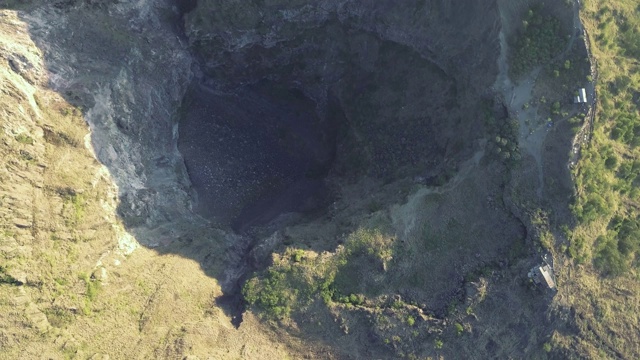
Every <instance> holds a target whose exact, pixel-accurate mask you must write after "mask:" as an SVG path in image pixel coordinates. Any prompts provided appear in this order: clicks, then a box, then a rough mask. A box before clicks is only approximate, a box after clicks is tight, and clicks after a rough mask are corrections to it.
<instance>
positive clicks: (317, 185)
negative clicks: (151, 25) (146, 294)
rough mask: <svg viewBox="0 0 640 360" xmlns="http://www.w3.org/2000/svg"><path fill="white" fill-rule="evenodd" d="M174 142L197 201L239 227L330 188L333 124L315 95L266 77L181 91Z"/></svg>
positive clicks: (314, 202) (312, 200)
mask: <svg viewBox="0 0 640 360" xmlns="http://www.w3.org/2000/svg"><path fill="white" fill-rule="evenodd" d="M183 106H184V115H183V120H182V123H181V125H180V141H179V142H178V147H179V149H180V151H181V153H182V154H183V156H184V158H185V164H186V166H187V171H188V173H189V177H190V179H191V182H192V184H193V187H194V189H195V190H196V192H197V196H198V201H197V209H196V211H198V212H199V213H200V214H201V215H202V216H204V217H206V218H208V219H210V220H212V221H214V222H215V223H217V224H220V225H221V226H231V227H232V228H233V229H234V230H236V231H238V232H241V231H242V230H244V229H245V228H246V227H248V226H258V225H264V224H266V223H267V222H269V221H271V220H273V219H274V218H276V217H277V216H278V215H279V214H281V213H287V212H301V213H307V212H310V211H313V210H314V209H317V208H318V206H320V205H321V204H322V203H323V201H324V200H323V199H325V198H326V197H327V196H328V191H327V187H326V186H325V184H324V178H325V177H326V176H327V174H328V172H329V170H330V169H331V167H332V165H333V161H334V158H335V150H336V124H335V122H334V121H331V120H332V119H321V118H320V117H319V116H318V114H317V111H316V106H317V105H316V104H315V102H314V101H313V100H311V99H309V98H308V97H306V96H305V94H304V93H303V92H302V91H300V90H299V89H296V88H287V87H286V86H282V85H280V84H277V83H273V82H271V81H269V80H260V81H258V82H257V83H255V84H252V85H246V86H241V87H239V88H237V89H234V91H232V92H230V91H227V92H223V91H217V90H215V89H212V88H210V87H207V86H206V85H204V84H195V85H193V86H192V88H191V89H190V91H189V92H188V94H187V97H186V101H185V104H184V105H183Z"/></svg>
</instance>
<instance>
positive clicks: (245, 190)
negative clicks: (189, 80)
mask: <svg viewBox="0 0 640 360" xmlns="http://www.w3.org/2000/svg"><path fill="white" fill-rule="evenodd" d="M201 46H202V45H201ZM210 46H213V47H214V48H215V47H216V46H215V45H208V46H207V47H205V48H198V47H196V49H199V50H200V52H199V53H198V54H199V57H200V58H204V57H205V55H207V56H210V57H207V58H206V61H205V60H203V61H202V62H201V64H200V66H201V70H202V72H203V73H202V75H201V76H200V77H199V78H197V79H196V80H195V81H194V83H193V84H192V86H191V87H190V90H189V91H188V93H187V95H186V97H185V100H184V102H183V106H182V111H181V121H180V140H179V142H178V147H179V150H180V152H181V153H182V155H183V157H184V159H185V164H186V167H187V171H188V173H189V177H190V179H191V183H192V186H193V189H194V190H195V193H196V194H197V202H196V211H197V212H198V213H199V214H200V215H202V216H203V217H205V218H207V219H209V220H211V221H212V222H213V223H215V224H217V225H219V226H222V227H230V228H232V229H234V230H235V231H236V232H244V231H245V230H247V229H248V228H250V227H254V226H264V225H266V224H268V223H270V222H271V221H273V220H274V219H276V218H278V216H280V215H282V214H292V213H296V214H303V215H308V214H313V213H322V209H324V208H325V207H326V206H327V205H328V204H330V203H332V201H333V197H334V195H335V193H336V190H338V191H339V189H340V188H341V187H342V186H344V185H345V184H348V183H350V182H353V181H357V180H358V179H361V178H362V177H369V178H374V179H380V180H382V181H384V182H386V183H390V182H393V181H396V180H398V179H403V178H407V177H411V176H418V177H420V178H425V179H430V180H433V179H436V178H439V176H441V175H442V173H444V172H446V170H447V166H448V165H450V164H444V162H445V161H444V160H445V157H447V156H448V157H449V158H450V159H454V158H455V157H456V156H457V155H459V153H460V152H461V151H462V150H464V147H463V146H462V144H464V142H465V140H466V138H467V137H469V136H471V137H473V134H472V133H471V132H469V131H467V130H462V131H460V130H459V129H457V127H458V125H459V123H460V120H461V114H462V113H463V111H462V108H464V106H462V107H461V106H460V104H459V103H458V100H459V98H458V83H457V81H456V79H455V78H454V77H452V76H449V75H448V74H447V72H446V71H445V70H444V69H443V68H441V67H440V66H438V65H436V63H435V62H433V61H431V60H430V59H428V58H427V57H426V56H424V55H423V54H421V53H420V52H418V51H416V50H415V49H413V48H411V47H409V46H406V45H403V44H399V43H396V42H393V41H389V40H385V39H382V38H380V37H379V36H377V35H376V34H374V33H371V32H368V31H363V30H358V29H353V28H351V27H349V26H347V25H344V24H341V23H339V22H337V21H335V20H334V21H329V22H328V23H327V24H325V25H323V26H321V27H319V28H315V29H312V30H306V31H302V32H301V33H300V35H299V36H297V37H295V38H293V39H290V40H288V41H285V42H283V43H282V44H278V45H276V46H272V47H265V46H261V45H259V44H256V45H253V46H251V47H247V48H246V49H241V50H237V51H224V50H223V49H222V48H220V49H218V50H219V51H216V52H214V51H213V50H212V49H211V47H210ZM211 57H212V58H211ZM210 64H215V65H214V66H211V65H210ZM443 117H446V118H447V121H442V118H443ZM472 128H473V127H471V129H472ZM454 134H455V135H456V136H453V135H454Z"/></svg>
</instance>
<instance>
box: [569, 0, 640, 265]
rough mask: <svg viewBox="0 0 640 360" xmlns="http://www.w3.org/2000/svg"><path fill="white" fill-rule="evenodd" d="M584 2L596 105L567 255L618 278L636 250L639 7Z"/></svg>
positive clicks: (577, 174)
mask: <svg viewBox="0 0 640 360" xmlns="http://www.w3.org/2000/svg"><path fill="white" fill-rule="evenodd" d="M591 4H593V5H595V6H589V7H587V8H586V10H585V11H586V13H585V15H586V16H585V18H589V20H588V21H589V22H588V23H587V24H586V25H587V27H588V28H589V30H590V31H591V36H592V49H593V52H594V55H595V57H596V58H597V59H598V70H599V78H598V83H597V90H598V93H599V105H600V106H599V108H598V113H597V117H596V121H595V124H594V129H593V137H592V141H591V143H590V144H589V145H588V146H587V147H586V148H585V149H584V150H583V153H582V155H583V156H582V159H581V160H580V163H579V166H578V168H577V170H576V172H575V177H576V185H577V189H578V196H577V198H576V200H575V202H574V204H573V207H572V210H573V212H574V214H575V216H576V218H577V219H578V221H579V226H578V229H577V232H578V233H580V234H581V235H579V236H572V243H571V244H570V247H569V252H570V254H571V255H572V256H574V257H576V258H580V259H581V260H583V261H584V260H589V259H590V260H592V261H593V264H594V265H595V267H596V268H597V269H598V270H599V271H600V272H601V274H603V275H611V276H617V275H621V274H624V273H627V272H628V271H629V270H630V269H631V268H633V267H637V266H638V262H637V261H636V257H637V255H639V254H638V240H637V234H638V233H637V229H638V227H639V226H640V220H639V219H638V217H639V216H640V214H639V213H638V210H637V204H638V201H639V200H640V190H639V188H638V184H639V183H640V147H639V146H640V121H639V120H640V118H639V117H638V108H639V107H640V77H639V76H638V75H637V71H634V70H633V69H636V67H637V65H636V62H637V58H638V57H639V56H640V50H639V49H640V48H639V47H638V45H639V44H640V8H639V7H638V6H637V4H634V3H633V2H631V1H625V0H618V1H612V2H608V1H607V2H605V1H594V2H592V3H591ZM591 21H593V22H591ZM587 228H589V229H588V230H587ZM595 228H597V229H598V230H597V231H593V229H595Z"/></svg>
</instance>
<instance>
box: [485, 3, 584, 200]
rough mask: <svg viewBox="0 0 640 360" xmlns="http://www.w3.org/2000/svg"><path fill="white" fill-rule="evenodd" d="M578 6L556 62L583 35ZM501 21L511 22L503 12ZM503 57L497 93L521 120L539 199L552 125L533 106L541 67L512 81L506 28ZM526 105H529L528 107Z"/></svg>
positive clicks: (521, 136)
mask: <svg viewBox="0 0 640 360" xmlns="http://www.w3.org/2000/svg"><path fill="white" fill-rule="evenodd" d="M578 6H579V5H578V3H577V2H576V3H574V6H573V10H574V19H573V28H574V31H573V33H572V35H571V38H570V39H569V41H568V43H567V46H566V47H565V49H564V50H563V51H562V52H561V53H560V54H558V56H557V57H556V59H557V58H561V57H563V56H565V55H566V53H567V52H568V51H570V49H571V47H572V46H573V44H574V43H575V41H576V39H577V38H578V37H579V36H580V35H581V34H582V24H581V22H580V17H579V8H578ZM501 16H502V21H503V22H505V21H508V19H506V18H505V17H504V14H503V13H502V12H501ZM499 37H500V56H499V57H498V69H499V73H498V77H497V78H496V82H495V84H494V88H495V90H496V91H498V92H499V93H501V94H502V96H503V98H504V99H505V102H506V104H505V105H506V106H507V108H508V110H509V114H510V115H511V116H512V117H515V118H517V119H518V122H519V125H520V126H519V128H520V133H519V145H520V149H521V151H522V152H523V155H524V154H525V153H526V154H529V155H531V156H532V157H533V158H534V159H535V161H536V164H537V172H538V189H537V190H536V193H537V195H538V197H542V192H543V188H544V182H543V174H544V173H543V167H542V150H543V149H542V146H543V144H544V141H545V139H546V137H547V133H548V130H549V125H548V124H547V123H546V122H545V121H544V119H541V117H540V115H539V114H538V106H537V105H531V100H532V96H533V90H534V88H535V85H536V81H537V80H538V76H539V75H540V71H541V69H542V66H537V67H535V68H534V69H532V70H531V71H530V72H529V73H528V74H526V75H525V76H524V77H523V78H522V79H521V80H520V81H519V82H518V83H514V82H512V81H511V78H510V77H509V64H508V57H507V54H508V48H509V45H508V43H507V39H506V37H507V35H506V34H505V33H504V28H503V29H502V30H501V31H500V35H499ZM588 92H589V97H590V98H593V96H592V94H593V90H592V89H589V91H588ZM525 104H526V105H525Z"/></svg>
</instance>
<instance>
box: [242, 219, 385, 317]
mask: <svg viewBox="0 0 640 360" xmlns="http://www.w3.org/2000/svg"><path fill="white" fill-rule="evenodd" d="M391 254H392V253H391V243H390V240H389V238H387V237H385V236H383V235H382V234H381V233H380V232H379V231H377V230H365V229H358V230H356V231H355V232H353V233H352V234H350V235H349V236H348V237H347V239H346V241H345V244H344V246H342V247H339V248H338V249H337V250H336V252H335V254H334V255H332V256H331V257H330V258H327V259H325V258H322V257H320V256H317V255H315V254H314V256H307V254H305V252H304V251H303V250H300V249H294V248H288V249H286V250H285V252H284V254H282V255H279V256H276V257H275V259H274V262H273V265H272V266H270V267H269V268H268V269H267V270H265V271H263V272H260V273H258V274H256V275H255V276H254V277H253V278H251V279H249V280H248V281H247V282H246V283H245V285H244V287H243V289H242V294H243V296H244V299H245V301H246V302H247V303H248V304H249V305H251V306H253V307H255V309H257V310H258V312H259V313H260V315H261V316H262V317H264V318H266V319H268V320H283V319H287V318H289V317H290V316H291V315H292V313H294V312H295V311H297V310H299V309H301V308H303V307H305V306H306V305H308V304H310V303H312V302H314V301H323V302H324V303H325V304H327V305H331V304H332V303H340V304H345V305H350V306H359V305H362V304H364V303H365V301H366V296H365V295H364V294H362V293H361V292H360V291H358V290H359V289H361V283H364V284H366V283H367V282H366V281H364V280H363V279H364V278H362V279H360V278H359V277H358V276H357V273H354V271H357V270H358V269H360V270H361V268H360V266H359V265H360V264H362V263H371V262H375V263H377V264H383V263H384V262H387V261H389V260H390V259H391ZM354 264H355V265H356V266H355V267H353V266H352V265H354ZM367 275H368V274H367ZM354 279H355V280H357V281H355V282H354ZM358 279H360V280H363V281H360V280H358ZM365 287H366V286H365Z"/></svg>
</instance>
